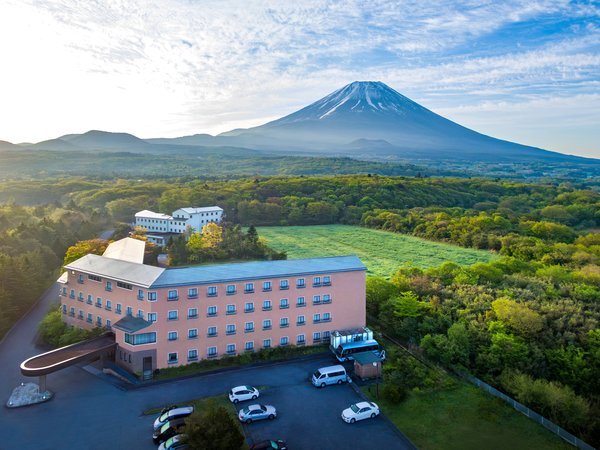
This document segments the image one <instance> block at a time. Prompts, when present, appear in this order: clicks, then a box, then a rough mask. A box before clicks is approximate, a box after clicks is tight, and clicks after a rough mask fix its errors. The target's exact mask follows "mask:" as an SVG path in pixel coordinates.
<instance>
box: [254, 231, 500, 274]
mask: <svg viewBox="0 0 600 450" xmlns="http://www.w3.org/2000/svg"><path fill="white" fill-rule="evenodd" d="M258 234H259V236H261V237H262V238H265V239H266V240H267V243H268V245H269V246H271V247H272V248H274V249H275V250H278V251H286V252H287V254H288V258H289V259H297V258H314V257H317V256H339V255H357V256H358V257H359V258H360V259H361V260H362V262H363V263H364V264H365V265H366V266H367V269H368V274H370V275H379V276H383V277H389V276H391V275H392V274H393V273H394V272H395V271H396V270H397V269H398V267H400V266H403V265H413V266H415V267H420V268H428V267H435V266H439V265H440V264H442V263H443V262H445V261H453V262H455V263H457V264H462V265H471V264H474V263H476V262H488V261H490V260H492V259H493V258H495V255H494V254H493V253H490V252H487V251H482V250H474V249H468V248H462V247H457V246H454V245H449V244H442V243H439V242H431V241H427V240H424V239H419V238H415V237H412V236H407V235H404V234H396V233H391V232H388V231H380V230H372V229H369V228H361V227H354V226H349V225H315V226H305V227H261V228H258Z"/></svg>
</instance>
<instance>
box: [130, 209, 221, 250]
mask: <svg viewBox="0 0 600 450" xmlns="http://www.w3.org/2000/svg"><path fill="white" fill-rule="evenodd" d="M222 218H223V209H222V208H219V207H218V206H207V207H205V208H180V209H178V210H176V211H174V212H173V215H172V216H169V215H168V214H161V213H155V212H153V211H148V210H143V211H140V212H138V213H136V214H135V225H136V226H138V227H143V228H145V229H146V230H147V234H146V236H147V237H148V240H149V241H150V242H153V243H155V244H158V245H165V244H166V243H167V240H168V239H169V236H170V235H173V234H182V233H184V232H185V231H186V230H187V228H188V227H190V228H191V229H192V231H202V227H203V226H204V225H206V224H208V223H211V222H214V223H219V222H221V220H222Z"/></svg>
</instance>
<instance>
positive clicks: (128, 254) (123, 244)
mask: <svg viewBox="0 0 600 450" xmlns="http://www.w3.org/2000/svg"><path fill="white" fill-rule="evenodd" d="M145 249H146V243H145V242H144V241H140V240H139V239H132V238H125V239H120V240H118V241H116V242H113V243H111V244H110V245H109V246H108V247H107V248H106V250H105V251H104V253H103V254H102V256H105V257H106V258H112V259H120V260H121V261H129V262H132V263H138V264H142V263H143V262H144V250H145Z"/></svg>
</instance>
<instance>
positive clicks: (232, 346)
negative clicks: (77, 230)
mask: <svg viewBox="0 0 600 450" xmlns="http://www.w3.org/2000/svg"><path fill="white" fill-rule="evenodd" d="M144 246H145V244H144V243H143V242H142V241H136V240H134V239H130V238H126V239H122V240H120V241H117V242H115V243H113V244H111V245H110V246H109V247H108V249H107V250H106V252H105V253H104V255H102V256H98V255H92V254H88V255H86V256H84V257H82V258H80V259H78V260H76V261H74V262H72V263H70V264H68V265H66V266H65V268H66V269H67V272H65V274H63V276H62V277H61V279H59V282H61V283H62V285H61V290H60V296H61V308H62V312H63V319H64V321H65V322H66V323H68V324H69V325H73V326H77V327H81V328H92V327H94V326H101V327H107V328H110V329H112V331H113V332H114V333H115V339H116V343H117V350H116V354H115V360H116V362H117V364H119V365H121V366H122V367H124V368H126V369H127V370H129V371H131V372H144V373H147V372H148V371H151V370H154V369H157V368H158V369H160V368H165V367H171V366H178V365H183V364H189V363H192V362H195V361H199V360H201V359H206V358H219V357H222V356H225V355H236V354H240V353H243V352H246V351H254V350H259V349H263V348H268V347H276V346H287V345H313V344H318V343H323V342H328V341H329V336H330V333H331V332H332V331H333V330H342V329H349V328H359V327H363V326H365V319H366V309H365V295H366V294H365V273H366V268H365V266H364V265H363V264H362V263H361V261H360V260H359V259H358V258H357V257H356V256H337V257H326V258H312V259H299V260H283V261H260V262H248V263H235V264H215V265H207V266H195V267H185V268H166V269H165V268H159V267H154V266H150V265H145V264H143V263H142V261H143V251H144Z"/></svg>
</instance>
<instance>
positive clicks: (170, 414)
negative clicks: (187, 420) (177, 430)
mask: <svg viewBox="0 0 600 450" xmlns="http://www.w3.org/2000/svg"><path fill="white" fill-rule="evenodd" d="M193 412H194V407H193V406H181V407H178V408H173V409H168V408H167V409H166V410H163V412H162V413H161V415H160V416H158V417H157V418H156V420H155V421H154V431H156V430H158V429H159V428H160V427H162V426H163V425H164V424H165V423H167V422H168V421H169V420H173V419H180V418H182V417H187V416H189V415H190V414H192V413H193Z"/></svg>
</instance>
